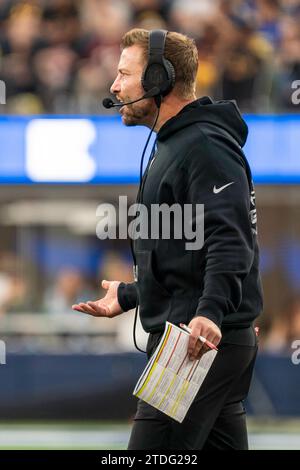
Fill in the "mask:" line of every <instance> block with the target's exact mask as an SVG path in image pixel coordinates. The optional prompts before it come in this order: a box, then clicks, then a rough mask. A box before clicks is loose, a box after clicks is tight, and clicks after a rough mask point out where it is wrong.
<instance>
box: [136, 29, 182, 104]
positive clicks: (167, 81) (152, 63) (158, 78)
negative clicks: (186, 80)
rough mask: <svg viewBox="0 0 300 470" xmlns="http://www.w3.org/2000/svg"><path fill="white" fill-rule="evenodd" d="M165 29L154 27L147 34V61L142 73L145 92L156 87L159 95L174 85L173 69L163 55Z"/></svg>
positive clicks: (165, 93) (168, 90) (168, 91)
mask: <svg viewBox="0 0 300 470" xmlns="http://www.w3.org/2000/svg"><path fill="white" fill-rule="evenodd" d="M166 36H167V31H165V30H162V29H155V30H153V31H150V34H149V49H148V62H147V65H146V67H145V69H144V72H143V75H142V86H143V88H144V90H145V91H146V92H147V91H149V90H151V88H154V87H158V88H159V90H160V96H166V95H167V94H168V93H170V91H171V90H172V89H173V88H174V85H175V69H174V67H173V65H172V64H171V62H170V61H169V60H167V59H166V58H165V57H164V50H165V41H166Z"/></svg>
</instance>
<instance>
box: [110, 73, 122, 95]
mask: <svg viewBox="0 0 300 470" xmlns="http://www.w3.org/2000/svg"><path fill="white" fill-rule="evenodd" d="M120 90H121V88H120V80H119V76H117V77H116V79H115V81H114V82H113V84H112V85H111V87H110V92H111V93H113V94H115V95H116V94H117V93H119V92H120Z"/></svg>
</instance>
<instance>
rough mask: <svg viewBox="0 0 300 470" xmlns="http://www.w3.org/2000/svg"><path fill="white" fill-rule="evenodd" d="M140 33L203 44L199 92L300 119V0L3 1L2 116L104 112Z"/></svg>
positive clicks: (252, 109)
mask: <svg viewBox="0 0 300 470" xmlns="http://www.w3.org/2000/svg"><path fill="white" fill-rule="evenodd" d="M132 27H141V28H145V29H154V28H165V29H169V30H175V31H180V32H183V33H186V34H188V35H189V36H191V37H193V38H194V39H195V41H196V44H197V47H198V50H199V59H200V62H199V72H198V76H197V94H198V96H202V95H205V94H208V95H211V96H213V97H214V98H216V99H236V100H237V102H238V104H239V106H240V108H241V109H242V111H244V112H286V111H288V112H299V107H297V106H295V105H293V104H292V100H291V95H292V92H293V90H292V82H293V81H294V80H297V79H300V0H78V1H77V0H51V1H50V0H24V1H14V0H0V79H2V80H3V81H4V82H5V84H6V94H7V97H6V105H2V106H1V112H2V113H11V114H36V113H64V114H70V113H96V114H100V113H104V112H112V111H105V110H104V109H103V108H102V107H101V105H100V103H101V100H102V98H103V97H104V96H107V94H108V92H109V86H110V84H111V83H112V81H113V80H114V77H115V73H116V68H117V63H118V59H119V43H120V39H121V37H122V36H123V34H124V33H125V32H126V31H127V30H129V29H130V28H132Z"/></svg>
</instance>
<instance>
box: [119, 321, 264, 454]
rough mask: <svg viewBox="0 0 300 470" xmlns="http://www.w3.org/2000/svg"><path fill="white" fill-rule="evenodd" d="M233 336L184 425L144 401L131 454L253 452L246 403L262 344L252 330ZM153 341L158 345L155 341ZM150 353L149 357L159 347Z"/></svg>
mask: <svg viewBox="0 0 300 470" xmlns="http://www.w3.org/2000/svg"><path fill="white" fill-rule="evenodd" d="M233 333H234V334H233V335H231V334H230V333H229V334H228V335H226V334H225V335H223V339H222V342H221V343H220V345H219V352H218V354H217V356H216V358H215V360H214V362H213V365H212V367H211V369H210V371H209V372H208V374H207V376H206V378H205V380H204V382H203V384H202V386H201V388H200V390H199V392H198V394H197V395H196V397H195V400H194V402H193V403H192V405H191V407H190V409H189V411H188V413H187V415H186V417H185V419H184V420H183V422H182V423H178V422H177V421H175V420H173V419H172V418H170V417H169V416H167V415H165V414H164V413H162V412H161V411H159V410H156V409H155V408H153V407H152V406H151V405H148V404H147V403H146V402H144V401H142V400H139V402H138V407H137V413H136V415H135V418H134V424H133V428H132V432H131V436H130V440H129V444H128V450H138V449H143V450H151V449H153V450H154V449H155V450H201V449H203V450H226V449H228V450H229V449H239V450H246V449H248V437H247V428H246V414H245V409H244V405H243V400H244V399H245V398H246V396H247V394H248V391H249V386H250V382H251V377H252V372H253V366H254V362H255V357H256V353H257V344H256V337H255V333H254V330H253V328H252V327H250V328H247V329H244V330H243V332H242V334H239V333H238V334H235V333H236V332H233ZM154 339H155V338H154ZM158 340H159V337H158ZM229 341H230V342H229ZM151 342H152V343H153V346H156V344H154V342H155V341H153V337H152V338H150V343H151ZM156 343H158V341H156ZM148 344H149V341H148ZM151 349H152V351H149V353H151V352H153V350H154V349H155V348H154V347H152V348H151ZM147 352H148V347H147ZM149 355H150V354H148V356H149Z"/></svg>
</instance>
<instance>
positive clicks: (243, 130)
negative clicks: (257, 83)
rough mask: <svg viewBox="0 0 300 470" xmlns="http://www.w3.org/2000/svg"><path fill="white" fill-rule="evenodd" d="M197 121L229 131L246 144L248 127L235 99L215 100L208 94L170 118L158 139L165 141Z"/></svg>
mask: <svg viewBox="0 0 300 470" xmlns="http://www.w3.org/2000/svg"><path fill="white" fill-rule="evenodd" d="M196 122H199V123H202V124H205V123H207V124H213V125H215V126H216V127H218V128H223V129H224V130H225V131H227V132H228V133H229V134H230V135H231V136H232V137H233V138H234V139H235V140H236V141H237V142H238V143H239V145H240V146H241V147H243V146H244V145H245V142H246V140H247V135H248V127H247V124H246V123H245V121H244V119H243V118H242V116H241V113H240V111H239V109H238V107H237V105H236V103H235V101H216V102H213V101H212V100H211V98H209V97H208V96H204V97H203V98H200V99H198V100H195V101H193V102H192V103H190V104H188V105H187V106H185V107H184V108H183V109H182V110H181V111H180V112H179V113H178V114H176V116H173V117H172V118H171V119H169V120H168V121H167V122H166V123H165V124H164V125H163V126H162V127H161V128H160V130H159V132H158V134H157V140H158V141H161V142H163V141H165V140H167V139H168V138H169V137H171V136H172V135H173V134H174V133H175V132H178V131H180V130H181V129H184V128H185V127H188V126H190V125H191V124H194V123H196Z"/></svg>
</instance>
